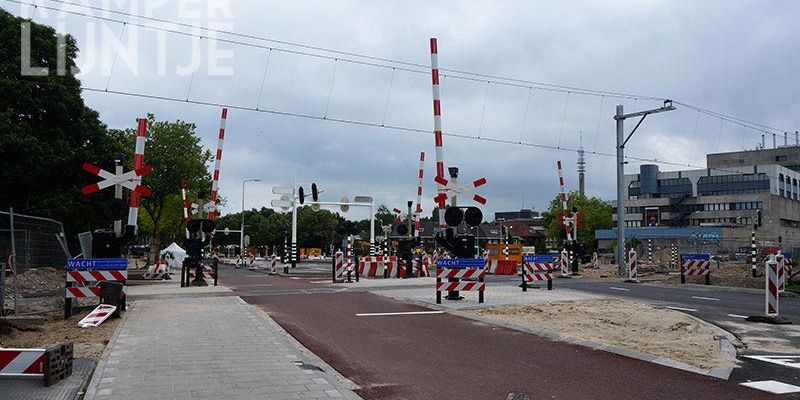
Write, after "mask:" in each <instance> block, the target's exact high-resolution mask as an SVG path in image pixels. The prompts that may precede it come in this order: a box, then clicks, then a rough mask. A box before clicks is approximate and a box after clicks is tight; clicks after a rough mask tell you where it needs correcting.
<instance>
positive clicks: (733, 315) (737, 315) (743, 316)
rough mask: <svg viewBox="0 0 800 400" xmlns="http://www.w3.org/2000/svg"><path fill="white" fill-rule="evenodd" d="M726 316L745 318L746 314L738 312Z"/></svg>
mask: <svg viewBox="0 0 800 400" xmlns="http://www.w3.org/2000/svg"><path fill="white" fill-rule="evenodd" d="M728 316H729V317H733V318H747V315H739V314H728Z"/></svg>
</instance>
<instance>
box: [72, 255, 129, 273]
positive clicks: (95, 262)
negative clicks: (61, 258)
mask: <svg viewBox="0 0 800 400" xmlns="http://www.w3.org/2000/svg"><path fill="white" fill-rule="evenodd" d="M88 269H106V270H111V269H113V270H125V269H128V259H127V258H76V259H69V260H67V270H69V271H77V270H88Z"/></svg>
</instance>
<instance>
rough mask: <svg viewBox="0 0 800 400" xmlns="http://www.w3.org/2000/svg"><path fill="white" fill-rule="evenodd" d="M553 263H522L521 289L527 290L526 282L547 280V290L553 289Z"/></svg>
mask: <svg viewBox="0 0 800 400" xmlns="http://www.w3.org/2000/svg"><path fill="white" fill-rule="evenodd" d="M552 273H553V263H549V262H525V263H523V264H522V291H523V292H526V291H528V282H537V281H544V282H547V290H553V275H552Z"/></svg>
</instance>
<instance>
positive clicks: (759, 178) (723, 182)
mask: <svg viewBox="0 0 800 400" xmlns="http://www.w3.org/2000/svg"><path fill="white" fill-rule="evenodd" d="M768 192H769V178H768V177H767V174H744V175H718V176H703V177H701V178H700V179H699V180H698V181H697V194H698V196H713V195H727V194H747V193H768Z"/></svg>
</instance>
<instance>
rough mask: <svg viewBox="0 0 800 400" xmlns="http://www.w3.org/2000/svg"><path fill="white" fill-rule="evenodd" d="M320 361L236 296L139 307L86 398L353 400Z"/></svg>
mask: <svg viewBox="0 0 800 400" xmlns="http://www.w3.org/2000/svg"><path fill="white" fill-rule="evenodd" d="M303 364H311V365H315V366H319V367H321V368H323V369H324V370H326V371H332V369H331V368H330V367H329V366H327V365H326V364H325V363H324V362H323V361H322V360H320V359H319V358H317V357H316V356H314V355H313V354H311V353H310V352H309V351H308V350H306V349H304V348H302V347H300V345H299V344H298V343H297V342H296V341H293V340H292V339H291V338H287V334H286V333H285V332H284V331H283V330H282V329H281V328H280V327H279V326H278V325H277V324H276V323H275V322H274V321H272V320H270V319H268V318H266V317H264V316H263V315H262V314H260V313H258V312H257V311H256V310H255V309H254V308H253V307H252V306H250V305H248V304H246V303H245V302H244V301H242V300H241V299H240V298H239V297H236V296H225V297H199V298H174V299H169V300H164V299H159V300H137V301H136V302H134V303H133V305H132V306H131V307H130V308H129V311H128V312H127V315H126V319H125V320H124V321H123V323H122V324H121V325H120V327H119V328H118V329H117V333H116V334H115V336H114V337H113V338H112V340H111V341H110V342H109V344H108V349H107V350H106V352H105V354H104V355H103V357H102V359H101V360H100V362H99V363H98V366H97V369H96V370H95V372H94V376H93V377H92V380H91V382H90V384H89V387H88V388H87V392H86V396H85V399H87V400H101V399H110V398H113V399H159V400H167V399H176V400H178V399H180V400H184V399H218V398H235V399H239V398H241V399H249V398H253V399H256V398H259V399H264V398H268V399H287V400H291V399H317V398H343V399H351V400H357V399H360V397H358V395H356V394H355V393H353V392H352V391H351V390H349V389H347V388H345V387H344V386H343V385H342V384H341V383H340V382H339V381H338V380H337V379H336V377H335V376H334V375H331V374H329V373H326V372H321V371H316V370H313V371H312V370H309V369H306V368H301V367H302V366H303Z"/></svg>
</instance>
